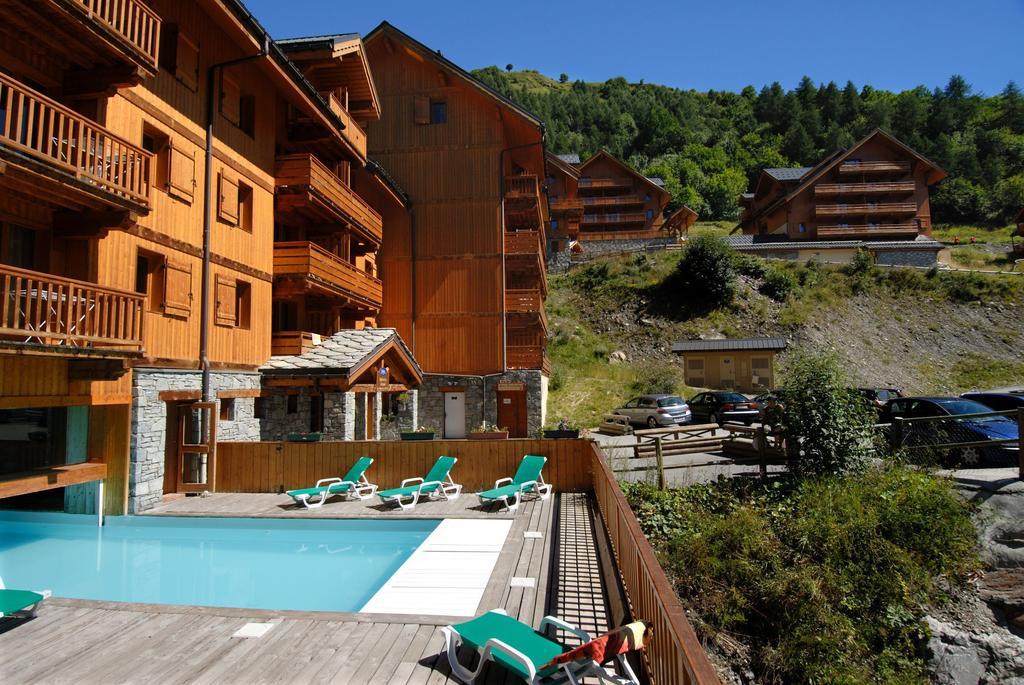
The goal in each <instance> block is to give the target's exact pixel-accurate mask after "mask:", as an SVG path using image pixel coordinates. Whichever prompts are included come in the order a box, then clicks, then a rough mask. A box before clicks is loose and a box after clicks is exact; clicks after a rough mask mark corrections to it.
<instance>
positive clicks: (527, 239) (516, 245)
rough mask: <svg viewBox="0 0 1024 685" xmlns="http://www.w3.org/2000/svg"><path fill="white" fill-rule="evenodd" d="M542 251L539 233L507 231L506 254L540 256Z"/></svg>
mask: <svg viewBox="0 0 1024 685" xmlns="http://www.w3.org/2000/svg"><path fill="white" fill-rule="evenodd" d="M540 251H541V245H540V232H539V231H506V232H505V254H509V255H539V254H540Z"/></svg>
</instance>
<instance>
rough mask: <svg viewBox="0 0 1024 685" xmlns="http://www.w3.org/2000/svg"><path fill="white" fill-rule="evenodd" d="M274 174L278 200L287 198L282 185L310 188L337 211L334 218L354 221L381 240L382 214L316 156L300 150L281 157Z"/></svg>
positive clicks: (332, 211) (370, 236)
mask: <svg viewBox="0 0 1024 685" xmlns="http://www.w3.org/2000/svg"><path fill="white" fill-rule="evenodd" d="M274 174H275V179H274V185H275V186H276V188H277V190H278V193H279V195H278V201H279V204H286V202H287V201H286V200H284V198H283V196H282V194H281V191H282V189H289V190H295V189H298V190H300V191H301V190H307V191H308V192H310V193H312V194H313V195H315V196H316V198H317V199H318V200H319V201H320V202H321V203H322V204H323V207H324V209H325V210H326V211H327V212H328V214H330V215H334V216H332V218H341V219H343V220H345V221H347V222H349V223H351V224H354V228H356V229H357V231H358V232H360V233H362V234H363V235H364V237H366V238H368V239H370V240H371V241H372V242H374V243H376V244H380V241H381V237H382V236H383V233H384V220H383V219H382V218H381V216H380V214H378V213H377V211H376V210H375V209H374V208H373V207H371V206H370V205H368V204H366V202H365V201H364V200H363V198H361V197H359V196H358V195H356V193H355V191H353V190H352V189H351V188H349V187H348V186H347V185H345V182H344V181H342V180H341V179H340V178H338V177H337V176H336V175H335V174H333V173H332V172H331V170H330V169H328V168H327V167H325V166H324V165H323V163H321V162H320V160H319V159H317V158H316V157H315V156H313V155H310V154H298V155H284V156H281V157H278V158H277V168H276V170H275V172H274Z"/></svg>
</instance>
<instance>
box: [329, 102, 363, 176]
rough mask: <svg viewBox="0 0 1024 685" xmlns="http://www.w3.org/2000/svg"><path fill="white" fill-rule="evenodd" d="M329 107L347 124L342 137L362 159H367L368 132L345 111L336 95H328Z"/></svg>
mask: <svg viewBox="0 0 1024 685" xmlns="http://www.w3.org/2000/svg"><path fill="white" fill-rule="evenodd" d="M326 99H327V105H328V107H330V109H331V111H332V112H334V113H335V114H336V115H337V116H338V118H339V119H341V121H342V123H344V124H345V130H343V131H342V132H341V135H342V136H343V137H344V138H345V140H347V141H348V143H349V145H351V146H352V147H353V148H354V149H355V151H356V153H357V154H358V155H359V156H360V157H361V158H362V159H364V160H365V159H366V131H364V130H363V129H362V127H360V126H359V124H357V123H356V120H355V119H353V118H352V115H351V114H349V111H348V110H347V109H345V105H343V104H342V103H341V101H340V100H339V99H338V98H337V97H336V96H335V95H334V93H328V94H327V95H326Z"/></svg>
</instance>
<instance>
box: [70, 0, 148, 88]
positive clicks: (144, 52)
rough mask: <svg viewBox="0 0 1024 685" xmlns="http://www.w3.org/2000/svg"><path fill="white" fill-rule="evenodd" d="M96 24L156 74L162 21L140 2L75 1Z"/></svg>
mask: <svg viewBox="0 0 1024 685" xmlns="http://www.w3.org/2000/svg"><path fill="white" fill-rule="evenodd" d="M76 1H77V2H78V3H79V4H81V5H83V6H84V7H85V9H86V11H87V12H88V13H89V16H90V17H91V18H92V19H93V20H94V21H96V22H98V23H100V24H102V25H104V26H105V27H107V28H108V29H110V30H111V31H113V32H115V33H117V34H118V35H119V36H121V37H122V38H124V39H125V40H126V41H128V43H129V44H131V45H132V46H133V47H134V48H135V49H136V50H137V51H138V52H139V55H140V56H141V57H142V58H143V59H144V61H145V63H146V64H147V66H149V67H151V68H152V69H153V70H154V71H155V70H156V68H157V58H158V51H159V50H160V17H159V16H157V14H156V13H155V12H154V11H153V10H151V9H149V8H148V7H146V5H144V4H143V3H142V2H140V1H139V0H76Z"/></svg>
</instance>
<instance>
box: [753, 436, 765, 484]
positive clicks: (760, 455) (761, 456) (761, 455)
mask: <svg viewBox="0 0 1024 685" xmlns="http://www.w3.org/2000/svg"><path fill="white" fill-rule="evenodd" d="M754 440H756V441H757V459H758V468H759V470H760V472H761V478H765V477H767V476H768V461H767V460H768V432H767V431H766V430H765V429H764V426H763V425H762V426H760V427H758V429H757V432H756V433H754Z"/></svg>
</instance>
